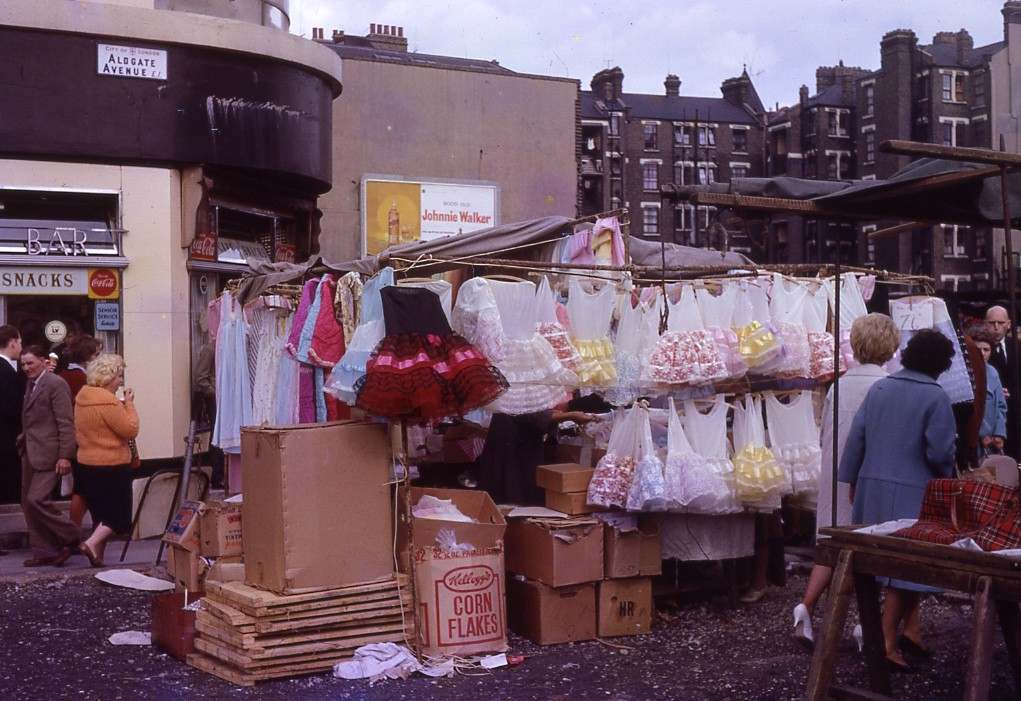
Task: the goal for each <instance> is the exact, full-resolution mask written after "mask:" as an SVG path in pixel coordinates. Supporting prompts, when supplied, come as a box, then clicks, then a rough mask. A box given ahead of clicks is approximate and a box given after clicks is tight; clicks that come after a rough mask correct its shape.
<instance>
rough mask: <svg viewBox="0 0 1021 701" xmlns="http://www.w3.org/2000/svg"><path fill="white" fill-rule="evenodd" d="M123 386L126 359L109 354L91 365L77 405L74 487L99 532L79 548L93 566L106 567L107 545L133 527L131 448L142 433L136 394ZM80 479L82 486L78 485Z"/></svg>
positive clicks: (94, 532)
mask: <svg viewBox="0 0 1021 701" xmlns="http://www.w3.org/2000/svg"><path fill="white" fill-rule="evenodd" d="M123 384H124V360H123V359H122V358H121V357H120V356H119V355H114V354H112V353H105V354H103V355H101V356H99V357H98V358H96V359H95V360H94V361H92V363H90V364H89V367H88V371H87V372H86V386H85V387H83V388H82V390H81V391H80V392H79V393H78V396H77V397H76V398H75V404H74V433H75V439H76V440H77V441H78V464H79V466H80V469H79V470H78V474H77V476H76V484H75V489H76V490H79V491H81V493H82V495H83V496H84V497H85V501H86V503H87V504H88V507H89V513H90V514H92V523H93V525H94V526H95V529H94V530H93V531H92V535H91V536H89V538H88V540H86V541H85V542H84V543H82V544H81V546H79V547H80V549H81V552H82V554H83V555H85V557H87V558H89V562H90V563H91V564H92V566H93V567H101V566H102V564H103V553H104V551H105V550H106V541H107V539H108V538H109V537H110V536H111V535H113V534H114V533H118V534H124V533H127V532H128V531H129V530H130V529H131V477H132V474H131V473H132V469H131V448H130V447H129V446H128V441H129V440H131V439H132V438H134V437H136V436H137V435H138V413H137V412H136V411H135V393H134V392H132V391H131V390H130V389H125V390H124V401H123V402H122V401H121V400H119V399H117V396H116V394H115V392H116V391H117V390H118V389H120V387H121V386H122V385H123ZM77 480H80V484H79V483H78V482H77Z"/></svg>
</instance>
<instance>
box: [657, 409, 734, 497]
mask: <svg viewBox="0 0 1021 701" xmlns="http://www.w3.org/2000/svg"><path fill="white" fill-rule="evenodd" d="M667 414H668V416H667V454H666V462H665V463H664V464H663V481H664V489H665V493H666V500H667V508H668V509H669V510H671V511H687V512H693V513H706V514H715V513H721V511H720V510H719V505H720V504H725V505H726V508H725V509H723V512H726V511H727V510H729V509H730V508H731V507H733V503H732V502H733V499H732V497H731V493H730V489H729V487H728V486H727V483H726V481H725V480H724V479H723V477H722V476H721V475H719V474H717V473H716V472H715V471H714V470H711V469H710V468H709V466H708V465H707V464H706V460H705V458H704V457H702V456H701V455H699V454H698V453H696V452H695V450H694V449H693V448H692V447H691V443H689V441H688V437H687V436H686V435H685V433H684V427H683V426H682V425H681V418H680V416H678V415H677V409H676V408H675V406H674V398H673V397H670V398H669V400H668V403H667Z"/></svg>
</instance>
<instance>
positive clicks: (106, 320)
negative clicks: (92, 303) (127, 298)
mask: <svg viewBox="0 0 1021 701" xmlns="http://www.w3.org/2000/svg"><path fill="white" fill-rule="evenodd" d="M95 321H96V331H120V330H121V305H120V304H119V303H117V302H96V318H95Z"/></svg>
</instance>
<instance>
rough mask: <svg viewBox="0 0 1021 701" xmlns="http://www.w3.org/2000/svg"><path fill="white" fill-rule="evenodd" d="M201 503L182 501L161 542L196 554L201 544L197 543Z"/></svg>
mask: <svg viewBox="0 0 1021 701" xmlns="http://www.w3.org/2000/svg"><path fill="white" fill-rule="evenodd" d="M202 508H203V506H202V502H201V501H183V502H181V506H179V507H178V509H177V513H176V514H174V518H173V520H171V521H170V525H169V526H167V530H166V532H165V533H164V534H163V542H164V543H169V544H170V545H175V546H177V547H179V548H182V549H184V550H191V551H192V552H198V551H199V549H200V547H201V543H200V541H199V528H200V526H199V522H200V517H201V516H202Z"/></svg>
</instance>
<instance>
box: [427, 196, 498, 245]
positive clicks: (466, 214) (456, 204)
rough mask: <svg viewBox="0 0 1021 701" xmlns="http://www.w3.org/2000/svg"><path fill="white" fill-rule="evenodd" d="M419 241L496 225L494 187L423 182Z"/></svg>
mask: <svg viewBox="0 0 1021 701" xmlns="http://www.w3.org/2000/svg"><path fill="white" fill-rule="evenodd" d="M421 202H422V222H421V231H422V234H421V237H420V238H421V240H422V241H430V240H432V239H437V238H440V237H442V236H450V235H451V234H458V233H463V232H469V231H477V230H478V229H488V228H489V227H491V226H496V188H495V187H492V186H490V185H444V184H439V183H422V194H421Z"/></svg>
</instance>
